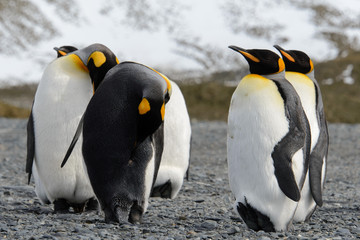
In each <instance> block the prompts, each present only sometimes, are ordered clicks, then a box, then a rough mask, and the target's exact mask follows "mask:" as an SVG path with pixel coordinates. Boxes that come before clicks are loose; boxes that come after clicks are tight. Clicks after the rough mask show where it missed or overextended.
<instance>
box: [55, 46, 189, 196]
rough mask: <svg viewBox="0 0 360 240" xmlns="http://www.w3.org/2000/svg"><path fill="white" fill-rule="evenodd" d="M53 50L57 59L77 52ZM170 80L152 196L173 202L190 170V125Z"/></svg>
mask: <svg viewBox="0 0 360 240" xmlns="http://www.w3.org/2000/svg"><path fill="white" fill-rule="evenodd" d="M54 49H55V50H56V51H57V52H58V57H60V56H64V55H66V54H68V53H69V52H73V51H75V50H77V48H75V47H73V46H62V47H60V48H54ZM154 71H156V70H154ZM165 77H166V76H165ZM169 81H170V84H171V92H172V93H171V99H170V100H169V102H168V103H167V104H166V105H165V112H166V115H165V118H164V150H163V154H162V158H161V163H160V167H159V172H158V175H157V178H156V182H155V184H154V188H153V190H152V193H151V196H152V197H162V198H171V199H174V198H175V197H176V196H177V194H178V192H179V191H180V189H181V186H182V184H183V181H184V176H185V174H186V173H187V170H188V168H189V160H190V144H191V143H190V142H191V124H190V117H189V113H188V111H187V107H186V102H185V99H184V96H183V94H182V92H181V90H180V88H179V86H178V85H177V84H176V83H175V82H174V81H171V80H170V79H169Z"/></svg>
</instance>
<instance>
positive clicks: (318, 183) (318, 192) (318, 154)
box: [309, 84, 329, 207]
mask: <svg viewBox="0 0 360 240" xmlns="http://www.w3.org/2000/svg"><path fill="white" fill-rule="evenodd" d="M315 89H316V110H317V116H318V121H319V126H320V134H319V138H318V141H317V143H316V145H315V147H314V149H313V151H312V152H311V155H310V163H309V177H310V189H311V193H312V195H313V198H314V200H315V202H316V204H317V205H319V206H320V207H321V206H322V204H323V201H322V187H323V186H322V185H323V183H322V178H323V176H321V175H322V167H323V164H325V163H324V161H326V158H327V154H328V146H329V133H328V128H327V123H326V119H325V114H324V109H323V103H322V98H321V93H320V89H319V86H318V85H317V84H315Z"/></svg>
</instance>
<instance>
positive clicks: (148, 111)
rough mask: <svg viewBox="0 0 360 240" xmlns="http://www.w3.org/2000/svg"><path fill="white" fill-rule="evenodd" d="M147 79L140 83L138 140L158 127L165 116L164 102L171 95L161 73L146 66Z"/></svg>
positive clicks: (168, 83) (167, 82)
mask: <svg viewBox="0 0 360 240" xmlns="http://www.w3.org/2000/svg"><path fill="white" fill-rule="evenodd" d="M145 67H146V68H148V69H149V70H150V71H146V73H147V77H146V78H147V81H145V82H144V83H142V84H141V85H142V95H141V101H140V103H139V105H138V113H139V115H140V124H139V129H140V131H139V133H140V135H139V136H138V140H140V141H141V139H143V138H144V137H146V136H147V135H149V134H150V133H152V132H154V131H155V129H157V128H158V125H157V124H154V123H162V122H163V121H164V118H165V104H166V103H167V102H168V101H169V100H170V97H171V92H172V88H171V83H170V81H169V79H168V78H167V77H166V76H165V75H164V74H162V73H160V72H158V71H156V70H155V69H153V68H150V67H147V66H145Z"/></svg>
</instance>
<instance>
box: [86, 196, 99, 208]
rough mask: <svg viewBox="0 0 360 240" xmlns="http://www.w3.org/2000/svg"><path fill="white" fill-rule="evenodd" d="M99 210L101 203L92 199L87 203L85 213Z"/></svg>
mask: <svg viewBox="0 0 360 240" xmlns="http://www.w3.org/2000/svg"><path fill="white" fill-rule="evenodd" d="M98 209H99V203H98V201H97V199H96V198H90V199H89V200H88V202H87V203H86V207H85V211H93V210H98Z"/></svg>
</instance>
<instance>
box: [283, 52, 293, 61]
mask: <svg viewBox="0 0 360 240" xmlns="http://www.w3.org/2000/svg"><path fill="white" fill-rule="evenodd" d="M280 52H281V54H282V55H283V56H284V57H286V58H287V59H288V60H289V61H291V62H295V59H294V58H293V57H292V56H290V54H288V53H287V52H285V51H283V50H280Z"/></svg>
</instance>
